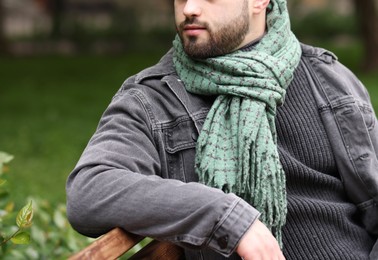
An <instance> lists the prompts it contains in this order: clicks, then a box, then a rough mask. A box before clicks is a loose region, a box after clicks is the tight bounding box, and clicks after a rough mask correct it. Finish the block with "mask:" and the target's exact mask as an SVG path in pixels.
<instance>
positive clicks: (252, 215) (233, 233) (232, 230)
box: [208, 195, 260, 257]
mask: <svg viewBox="0 0 378 260" xmlns="http://www.w3.org/2000/svg"><path fill="white" fill-rule="evenodd" d="M234 196H235V197H236V195H234ZM259 216H260V213H259V212H258V211H257V210H256V209H255V208H253V207H252V206H251V205H249V204H248V203H247V202H245V201H244V200H242V199H241V198H238V199H237V200H235V202H234V204H233V205H231V207H230V209H229V210H228V212H227V213H226V214H225V216H224V218H223V219H222V220H221V221H220V222H219V224H218V226H217V227H216V228H215V231H214V233H213V234H212V236H211V237H210V241H209V243H208V247H209V248H211V249H212V250H214V251H216V252H218V253H220V254H221V255H223V256H225V257H229V256H230V255H231V254H232V253H233V252H234V251H235V250H236V247H237V245H238V244H239V241H240V239H241V238H242V237H243V235H244V234H245V233H246V232H247V230H248V229H249V227H250V226H251V225H252V224H253V223H254V221H255V220H256V219H257V218H258V217H259Z"/></svg>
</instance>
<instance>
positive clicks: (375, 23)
mask: <svg viewBox="0 0 378 260" xmlns="http://www.w3.org/2000/svg"><path fill="white" fill-rule="evenodd" d="M353 3H354V6H355V10H356V15H357V18H358V22H359V30H360V33H361V37H362V40H363V45H364V51H365V56H364V61H363V67H364V69H366V70H369V71H372V70H378V6H377V5H378V3H377V1H376V0H353Z"/></svg>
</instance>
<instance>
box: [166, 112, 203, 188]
mask: <svg viewBox="0 0 378 260" xmlns="http://www.w3.org/2000/svg"><path fill="white" fill-rule="evenodd" d="M202 123H203V120H200V121H198V122H197V125H200V126H202ZM197 139H198V132H197V129H196V127H195V125H194V123H193V121H192V120H190V119H188V120H182V121H179V122H175V123H174V124H172V125H170V127H169V128H166V129H165V130H164V145H165V152H166V163H167V171H168V176H166V177H168V178H172V179H178V180H181V181H184V182H195V181H198V177H197V174H196V173H195V170H194V161H195V147H196V141H197Z"/></svg>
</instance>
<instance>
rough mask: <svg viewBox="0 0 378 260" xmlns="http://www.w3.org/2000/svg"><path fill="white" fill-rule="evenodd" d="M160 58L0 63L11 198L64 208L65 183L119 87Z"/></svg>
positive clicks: (2, 146)
mask: <svg viewBox="0 0 378 260" xmlns="http://www.w3.org/2000/svg"><path fill="white" fill-rule="evenodd" d="M160 56H161V54H160V53H154V54H147V53H145V54H144V55H143V56H141V55H140V54H138V55H136V54H134V55H125V56H120V57H101V56H97V57H94V56H87V57H35V58H2V59H0V151H6V152H8V153H10V154H13V155H14V156H15V159H14V160H13V161H12V162H11V164H10V171H9V172H8V173H7V174H8V176H7V179H8V180H9V185H10V188H11V190H12V197H13V199H14V200H15V201H16V202H17V203H18V204H23V203H24V201H25V198H26V197H27V196H37V197H42V198H48V199H49V200H50V201H51V202H52V203H58V202H63V203H64V202H65V181H66V178H67V176H68V174H69V172H70V171H71V170H72V168H73V167H74V165H75V164H76V162H77V160H78V158H79V156H80V154H81V152H82V150H83V149H84V148H85V145H86V143H87V142H88V140H89V138H90V137H91V135H92V133H93V132H94V131H95V128H96V126H97V123H98V120H99V118H100V116H101V114H102V112H103V111H104V109H105V108H106V106H107V105H108V103H109V102H110V100H111V98H112V96H113V94H114V93H115V92H116V91H117V90H118V88H119V87H120V86H121V84H122V82H123V81H124V80H125V79H126V78H127V77H128V76H129V75H131V74H133V73H135V72H137V71H139V70H140V69H142V68H144V67H145V66H148V65H151V64H153V63H155V62H156V61H157V60H158V58H159V57H160Z"/></svg>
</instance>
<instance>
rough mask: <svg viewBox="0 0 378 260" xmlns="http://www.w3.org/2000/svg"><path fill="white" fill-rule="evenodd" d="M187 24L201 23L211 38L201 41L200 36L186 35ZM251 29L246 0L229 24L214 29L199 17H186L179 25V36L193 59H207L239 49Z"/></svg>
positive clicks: (185, 49)
mask: <svg viewBox="0 0 378 260" xmlns="http://www.w3.org/2000/svg"><path fill="white" fill-rule="evenodd" d="M185 25H199V26H202V27H204V28H206V30H207V32H208V34H209V38H208V40H207V41H205V42H200V41H199V39H198V37H196V36H190V37H184V35H183V31H184V27H185ZM248 31H249V14H248V1H246V0H245V1H244V4H243V8H242V12H241V14H240V15H239V16H237V17H236V18H235V19H233V20H231V21H230V22H228V23H227V24H224V25H221V26H219V27H218V28H217V30H212V29H211V28H210V27H209V25H208V23H205V22H199V21H198V20H197V18H195V17H194V18H192V19H188V18H187V19H185V21H184V22H183V23H181V24H180V25H179V27H178V32H179V36H180V38H181V42H182V44H183V47H184V51H185V52H186V54H187V55H188V56H189V57H191V58H193V59H206V58H211V57H216V56H221V55H225V54H227V53H230V52H232V51H234V50H235V49H237V48H238V47H239V45H240V44H241V43H242V41H243V40H244V38H245V36H246V35H247V33H248Z"/></svg>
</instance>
